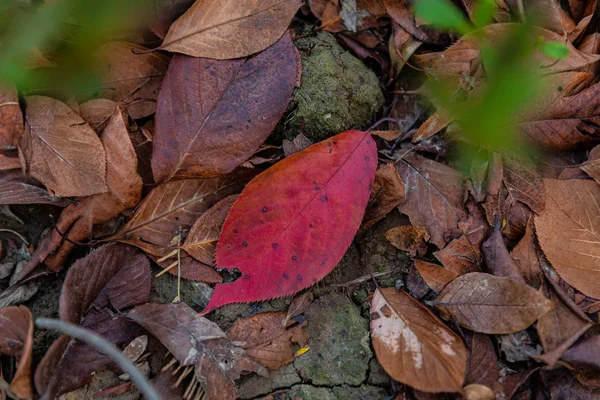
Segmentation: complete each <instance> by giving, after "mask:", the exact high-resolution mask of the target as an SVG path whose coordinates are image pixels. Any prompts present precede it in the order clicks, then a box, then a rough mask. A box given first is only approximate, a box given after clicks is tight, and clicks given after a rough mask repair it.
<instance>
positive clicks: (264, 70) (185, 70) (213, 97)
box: [152, 2, 302, 182]
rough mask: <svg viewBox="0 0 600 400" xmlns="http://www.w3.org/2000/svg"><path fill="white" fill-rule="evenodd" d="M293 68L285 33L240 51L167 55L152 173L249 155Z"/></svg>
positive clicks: (294, 57) (290, 85) (223, 165)
mask: <svg viewBox="0 0 600 400" xmlns="http://www.w3.org/2000/svg"><path fill="white" fill-rule="evenodd" d="M198 3H199V2H198ZM198 3H197V4H198ZM205 3H206V2H205ZM231 4H236V7H238V6H239V4H237V3H231ZM221 11H222V10H221ZM301 69H302V66H301V63H300V56H299V54H298V50H297V49H296V47H295V46H294V44H293V43H292V40H291V37H290V34H289V33H286V34H285V35H284V36H283V37H282V38H281V39H280V40H279V41H278V42H277V43H276V44H274V45H273V46H272V47H270V48H268V49H267V50H265V51H264V52H262V53H260V54H258V55H256V56H255V57H252V58H248V59H236V60H227V61H218V60H211V59H207V58H194V57H187V56H183V55H176V56H174V57H173V60H172V61H171V64H170V66H169V71H168V72H167V76H166V77H165V80H164V82H163V87H162V89H161V92H160V96H159V99H158V105H157V110H156V132H155V133H154V135H153V146H154V148H153V152H152V172H153V174H154V180H155V181H156V182H163V181H168V180H170V179H172V178H197V177H199V178H207V177H214V176H218V175H221V174H224V173H228V172H230V171H232V170H233V169H234V168H235V167H237V166H238V165H239V164H241V163H242V162H244V161H245V160H247V159H248V158H250V156H252V154H254V152H255V151H256V150H258V148H259V146H260V145H261V144H262V143H263V142H264V141H265V139H266V138H267V137H268V136H269V135H270V134H271V131H272V130H273V128H275V125H276V124H277V122H278V121H279V119H281V117H282V116H283V113H284V111H285V109H286V107H287V105H288V103H289V101H290V99H291V95H292V91H293V90H294V87H296V86H297V85H298V84H299V81H300V75H301ZM186 110H187V111H186Z"/></svg>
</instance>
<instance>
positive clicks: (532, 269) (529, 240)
mask: <svg viewBox="0 0 600 400" xmlns="http://www.w3.org/2000/svg"><path fill="white" fill-rule="evenodd" d="M510 257H511V258H512V259H513V261H514V262H515V264H516V265H517V267H518V269H519V273H520V275H521V276H522V277H523V278H524V279H525V282H526V283H527V284H528V285H529V286H532V287H534V288H536V289H539V287H540V286H541V285H542V281H543V280H544V278H543V272H542V265H541V263H540V257H541V252H540V251H539V250H538V247H537V243H536V239H535V233H534V227H533V219H530V220H529V221H528V222H527V227H526V228H525V235H524V236H523V237H522V238H521V240H520V241H519V243H517V245H516V246H515V247H514V249H513V250H512V252H511V253H510Z"/></svg>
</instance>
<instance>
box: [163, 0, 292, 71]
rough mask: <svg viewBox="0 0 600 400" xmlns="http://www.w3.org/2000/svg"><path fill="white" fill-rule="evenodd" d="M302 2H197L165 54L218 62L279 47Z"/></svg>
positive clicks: (183, 18)
mask: <svg viewBox="0 0 600 400" xmlns="http://www.w3.org/2000/svg"><path fill="white" fill-rule="evenodd" d="M301 5H302V1H300V0H263V1H255V0H237V1H228V0H196V2H195V3H194V4H193V5H192V6H191V7H190V8H189V9H188V10H187V11H186V12H185V14H183V15H182V16H181V17H179V18H178V19H177V20H176V21H175V22H173V24H172V25H171V27H170V28H169V32H168V33H167V36H166V37H165V40H164V41H163V43H162V45H161V46H160V49H161V50H167V51H171V52H175V53H183V54H187V55H189V56H193V57H208V58H215V59H218V60H224V59H229V58H239V57H246V56H249V55H251V54H254V53H257V52H259V51H261V50H264V49H266V48H267V47H269V46H270V45H272V44H273V43H275V42H276V41H277V40H278V39H279V38H280V37H281V35H283V33H284V32H285V30H286V29H287V27H288V25H289V23H290V21H291V20H292V17H293V16H294V14H296V11H297V10H298V8H300V6H301Z"/></svg>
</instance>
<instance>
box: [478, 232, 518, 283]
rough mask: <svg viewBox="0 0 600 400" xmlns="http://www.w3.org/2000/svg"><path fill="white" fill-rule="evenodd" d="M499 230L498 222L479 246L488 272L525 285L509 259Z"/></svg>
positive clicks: (515, 266) (515, 265) (513, 263)
mask: <svg viewBox="0 0 600 400" xmlns="http://www.w3.org/2000/svg"><path fill="white" fill-rule="evenodd" d="M500 229H501V225H500V221H498V223H497V224H496V226H495V228H494V231H493V232H492V234H491V235H490V236H489V237H488V238H487V240H486V241H485V242H483V245H482V246H481V249H482V251H483V256H484V258H485V264H486V266H487V268H488V271H489V272H490V273H491V274H493V275H496V276H506V277H509V278H513V279H514V280H516V281H519V282H522V283H527V282H526V281H525V278H523V276H522V275H521V270H520V269H519V267H517V264H516V263H515V262H514V261H513V259H512V258H511V257H510V254H509V253H508V249H507V248H506V243H504V238H503V236H502V233H501V231H500Z"/></svg>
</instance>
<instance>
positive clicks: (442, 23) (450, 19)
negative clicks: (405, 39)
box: [415, 0, 473, 35]
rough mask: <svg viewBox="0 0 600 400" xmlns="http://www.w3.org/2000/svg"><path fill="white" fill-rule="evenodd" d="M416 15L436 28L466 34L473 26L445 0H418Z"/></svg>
mask: <svg viewBox="0 0 600 400" xmlns="http://www.w3.org/2000/svg"><path fill="white" fill-rule="evenodd" d="M415 13H416V15H417V16H418V17H419V18H421V19H423V20H424V21H426V22H427V23H428V24H430V25H432V26H433V27H435V28H438V29H444V30H451V31H456V32H458V33H460V34H461V35H466V34H467V33H469V32H471V31H472V30H473V27H472V26H471V24H470V23H469V21H468V20H467V18H466V17H465V15H464V14H463V13H462V11H460V10H459V9H458V8H457V7H456V6H455V5H454V4H452V3H450V2H449V1H447V0H418V1H417V2H415Z"/></svg>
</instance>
